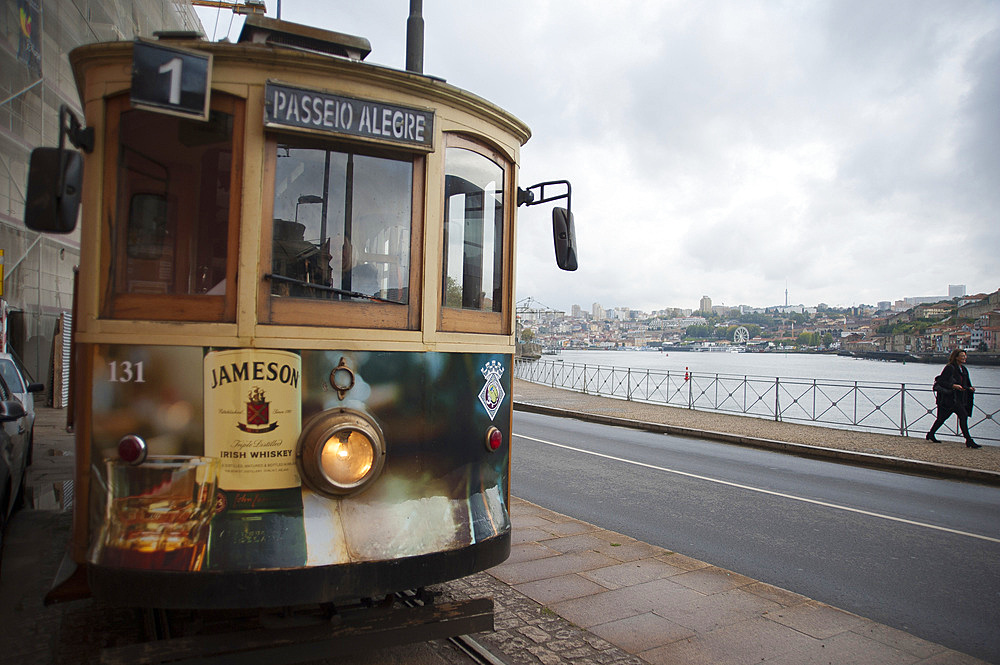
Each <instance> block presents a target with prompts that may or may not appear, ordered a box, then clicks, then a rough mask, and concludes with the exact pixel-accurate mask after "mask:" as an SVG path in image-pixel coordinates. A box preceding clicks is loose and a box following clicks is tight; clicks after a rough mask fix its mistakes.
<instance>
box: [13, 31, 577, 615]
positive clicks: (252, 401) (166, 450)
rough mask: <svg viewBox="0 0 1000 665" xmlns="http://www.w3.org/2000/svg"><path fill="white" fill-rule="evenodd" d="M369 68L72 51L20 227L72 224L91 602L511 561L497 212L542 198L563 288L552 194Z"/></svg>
mask: <svg viewBox="0 0 1000 665" xmlns="http://www.w3.org/2000/svg"><path fill="white" fill-rule="evenodd" d="M369 51H370V45H369V43H368V41H367V40H365V39H363V38H358V37H353V36H349V35H343V34H339V33H334V32H329V31H325V30H318V29H315V28H311V27H307V26H300V25H295V24H291V23H287V22H282V21H277V20H274V19H268V18H265V17H261V16H251V17H249V18H248V19H247V21H246V24H245V26H244V28H243V32H242V35H241V37H240V39H239V41H238V42H236V43H209V42H207V41H204V40H203V39H201V38H200V37H198V36H195V35H188V34H161V35H158V39H151V40H136V41H134V42H112V43H98V44H91V45H86V46H82V47H79V48H77V49H75V50H74V51H73V52H72V53H71V54H70V61H71V64H72V67H73V72H74V75H75V77H76V80H77V85H78V89H79V92H80V96H81V99H82V103H83V113H84V118H83V120H82V121H81V120H79V119H77V118H76V117H75V116H74V115H73V114H72V113H71V112H69V111H64V112H63V113H62V115H61V118H60V139H59V146H58V147H56V148H40V149H37V150H36V151H35V153H34V154H33V156H32V163H31V173H30V174H29V182H28V196H27V203H26V212H25V217H26V223H27V224H28V226H29V227H30V228H33V229H35V230H39V231H44V232H69V231H72V230H74V229H75V225H76V221H77V218H78V216H79V219H80V230H79V232H80V243H81V258H80V266H79V272H78V276H77V286H76V292H75V299H74V316H73V328H74V329H73V349H72V359H73V361H72V377H71V383H72V422H73V426H74V431H75V437H76V455H77V466H76V479H75V488H76V499H75V501H74V524H73V532H72V542H71V555H72V558H73V560H74V562H75V563H76V564H77V566H78V567H79V569H80V570H82V571H84V572H85V574H86V583H87V586H88V587H89V591H90V593H92V594H93V596H95V597H97V598H99V599H101V600H103V601H105V602H107V603H111V604H117V605H124V606H133V607H147V608H201V609H208V608H266V607H285V606H295V605H304V604H310V603H320V604H322V603H337V602H341V601H346V600H348V599H357V598H378V597H380V596H383V595H384V594H390V593H393V592H397V591H400V590H405V589H419V588H422V587H425V586H427V585H432V584H436V583H440V582H442V581H446V580H451V579H456V578H459V577H463V576H466V575H469V574H472V573H475V572H478V571H481V570H484V569H486V568H488V567H491V566H494V565H496V564H498V563H500V562H502V561H503V560H504V559H506V558H507V556H508V554H509V551H510V538H511V524H510V515H509V512H508V507H509V498H510V441H511V415H512V358H513V352H514V348H515V340H514V327H515V317H514V300H513V294H514V268H515V266H514V250H515V213H516V209H517V207H518V205H520V204H529V205H534V204H538V203H544V202H548V201H555V200H560V199H565V201H566V207H565V208H562V207H559V208H554V209H553V229H554V231H553V233H554V246H555V250H556V257H557V263H558V264H559V265H560V267H561V268H563V269H568V270H572V269H575V268H576V249H575V242H574V238H573V233H574V232H573V220H572V213H571V208H570V186H569V183H568V182H566V181H552V182H547V183H539V184H538V185H535V186H532V187H528V188H520V187H518V184H517V175H518V171H517V169H518V164H519V151H520V147H521V146H522V145H523V144H524V143H525V142H526V141H527V140H528V138H529V136H530V131H529V129H528V127H527V126H526V125H525V124H523V123H522V122H521V121H520V120H518V119H517V118H515V117H514V116H512V115H511V114H509V113H507V112H506V111H504V110H502V109H500V108H498V107H496V106H495V105H493V104H491V103H489V102H487V101H485V100H484V99H482V98H480V97H477V96H476V95H474V94H471V93H469V92H466V91H464V90H461V89H459V88H457V87H454V86H452V85H449V84H448V83H446V82H444V81H442V80H440V79H437V78H434V77H430V76H425V75H423V74H422V73H420V72H414V71H404V70H396V69H391V68H387V67H382V66H376V65H372V64H368V63H366V62H365V61H364V58H365V56H367V54H368V52H369ZM67 143H71V144H73V145H74V146H76V147H77V148H78V149H79V150H74V149H72V148H70V147H69V145H67ZM553 192H555V193H554V194H553ZM78 209H79V215H78Z"/></svg>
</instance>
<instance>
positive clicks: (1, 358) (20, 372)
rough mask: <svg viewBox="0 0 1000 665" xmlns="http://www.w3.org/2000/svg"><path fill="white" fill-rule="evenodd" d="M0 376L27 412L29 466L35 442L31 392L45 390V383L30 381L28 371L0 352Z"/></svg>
mask: <svg viewBox="0 0 1000 665" xmlns="http://www.w3.org/2000/svg"><path fill="white" fill-rule="evenodd" d="M0 378H3V381H4V383H6V384H7V388H8V389H9V390H10V392H11V393H12V394H13V395H14V398H15V399H17V400H18V401H20V402H21V405H22V406H23V407H24V410H25V411H26V412H27V413H26V415H25V420H24V423H23V426H24V428H25V429H26V430H27V432H28V465H29V466H30V465H31V460H32V458H33V453H34V442H35V396H34V395H33V394H32V393H38V392H41V391H43V390H45V384H44V383H33V382H31V381H30V378H29V376H28V372H27V371H26V370H25V369H24V367H23V366H22V365H21V363H20V362H19V361H18V360H17V359H16V358H15V357H14V356H13V355H11V354H9V353H0Z"/></svg>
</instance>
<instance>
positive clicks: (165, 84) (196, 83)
mask: <svg viewBox="0 0 1000 665" xmlns="http://www.w3.org/2000/svg"><path fill="white" fill-rule="evenodd" d="M211 74H212V54H211V53H201V52H199V51H192V50H188V49H179V48H175V47H172V46H164V45H163V44H158V43H152V42H146V41H142V40H136V42H135V44H134V45H133V47H132V104H133V105H135V106H139V107H143V108H148V109H150V110H153V111H160V112H162V113H170V114H174V115H181V116H184V117H187V118H197V119H200V120H207V119H208V104H209V81H210V79H211Z"/></svg>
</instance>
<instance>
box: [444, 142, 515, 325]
mask: <svg viewBox="0 0 1000 665" xmlns="http://www.w3.org/2000/svg"><path fill="white" fill-rule="evenodd" d="M452 141H453V142H454V141H455V139H452ZM463 143H464V142H463ZM487 152H489V151H486V150H481V149H474V147H473V146H472V145H471V144H470V146H469V147H466V146H465V145H452V146H449V147H448V148H447V150H446V151H445V184H444V188H445V196H444V256H443V270H442V293H441V301H442V304H443V306H444V308H445V309H444V311H443V314H442V323H443V327H444V328H445V329H451V330H471V331H479V332H506V327H507V326H506V325H505V323H504V317H502V316H496V315H497V314H501V313H502V312H504V311H505V309H504V307H505V302H506V300H505V296H506V289H505V279H504V275H505V270H506V261H507V260H508V259H507V257H506V255H505V254H506V252H505V246H506V244H507V242H508V239H507V235H506V234H507V229H506V227H505V216H506V212H505V209H504V198H505V191H506V182H505V178H504V176H505V168H504V166H503V164H502V163H498V160H499V159H501V158H500V157H499V156H498V155H495V154H493V153H491V152H490V154H489V155H487V154H485V153H487ZM448 310H461V311H463V312H465V313H466V314H465V315H463V316H464V317H465V318H464V319H463V318H462V317H458V318H456V316H455V315H449V314H448ZM472 312H477V313H484V314H485V313H490V314H492V315H493V316H492V317H487V318H486V319H483V318H482V317H479V318H476V317H473V318H469V314H471V313H472ZM463 321H464V322H463ZM477 321H478V323H477ZM484 326H485V327H484Z"/></svg>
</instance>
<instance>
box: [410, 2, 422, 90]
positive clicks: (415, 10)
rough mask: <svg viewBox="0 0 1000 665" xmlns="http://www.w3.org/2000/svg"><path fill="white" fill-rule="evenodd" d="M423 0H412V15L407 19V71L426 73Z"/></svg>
mask: <svg viewBox="0 0 1000 665" xmlns="http://www.w3.org/2000/svg"><path fill="white" fill-rule="evenodd" d="M423 6H424V2H423V0H410V16H409V17H408V18H407V19H406V71H408V72H413V73H415V74H423V73H424V17H423Z"/></svg>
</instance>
